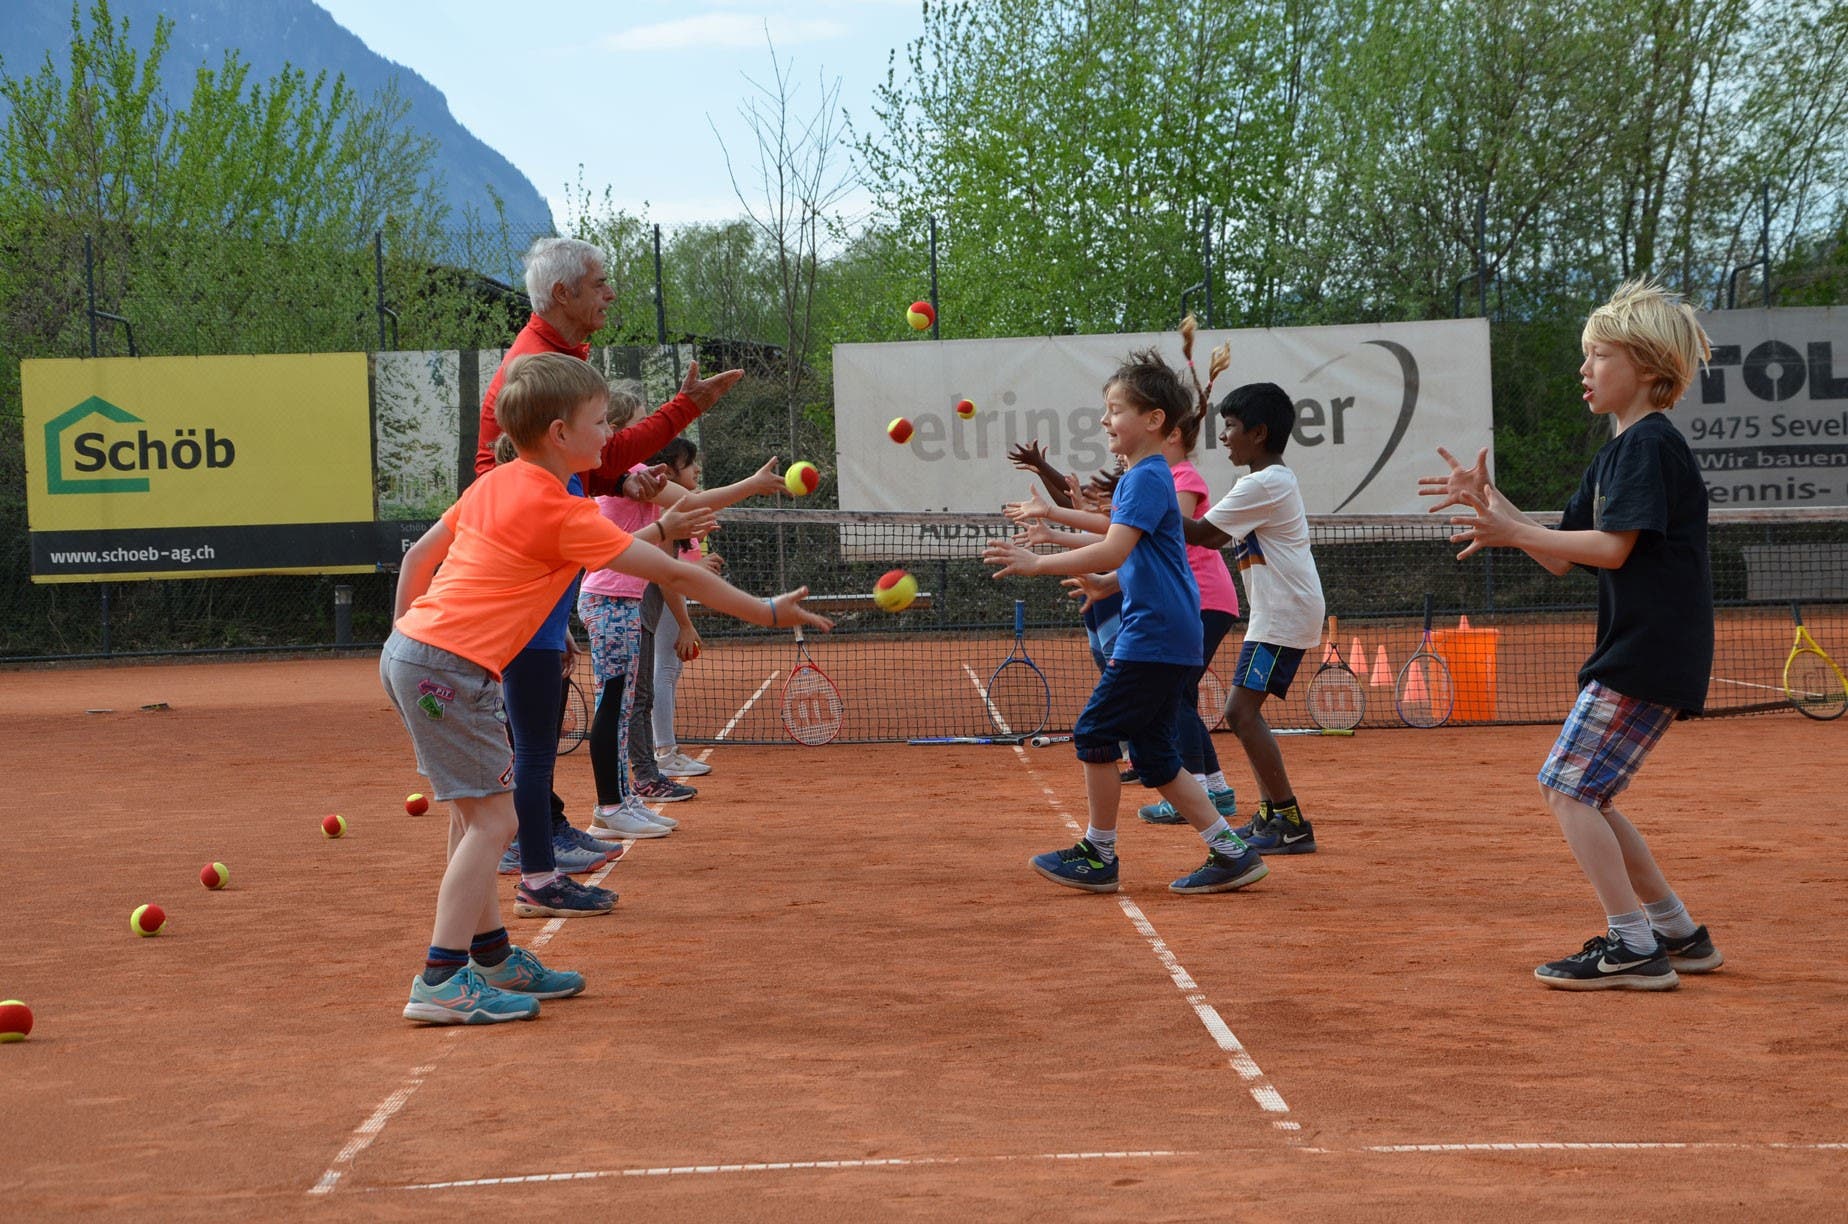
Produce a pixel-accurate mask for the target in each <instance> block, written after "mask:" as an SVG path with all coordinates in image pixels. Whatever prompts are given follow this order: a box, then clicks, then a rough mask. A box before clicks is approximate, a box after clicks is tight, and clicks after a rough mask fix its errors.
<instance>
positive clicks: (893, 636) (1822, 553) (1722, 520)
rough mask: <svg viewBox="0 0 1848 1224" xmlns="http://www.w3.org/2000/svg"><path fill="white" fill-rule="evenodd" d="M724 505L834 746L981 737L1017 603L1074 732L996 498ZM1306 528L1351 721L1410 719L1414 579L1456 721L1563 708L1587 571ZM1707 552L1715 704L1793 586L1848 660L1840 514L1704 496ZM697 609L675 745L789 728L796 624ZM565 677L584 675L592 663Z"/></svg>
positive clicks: (732, 566) (1386, 528) (1059, 602)
mask: <svg viewBox="0 0 1848 1224" xmlns="http://www.w3.org/2000/svg"><path fill="white" fill-rule="evenodd" d="M1536 517H1541V518H1543V519H1544V516H1536ZM720 521H721V524H722V527H721V530H720V531H719V532H718V533H717V534H716V535H715V536H714V537H713V541H712V545H713V549H714V551H716V552H717V553H719V554H720V556H722V557H723V558H724V561H725V566H724V573H725V575H726V577H728V578H729V579H730V580H731V581H732V582H733V583H735V584H736V585H738V586H740V587H743V588H744V589H746V590H749V591H755V592H760V593H766V594H767V593H770V592H774V591H783V590H788V589H790V588H793V587H797V586H803V585H806V586H807V587H808V588H809V590H810V592H811V601H810V602H811V605H812V606H814V607H815V608H817V610H819V611H822V612H824V613H825V614H826V615H829V616H831V617H833V618H834V619H835V621H836V629H835V631H834V632H833V633H831V634H811V635H809V638H808V647H809V651H810V653H811V654H812V655H813V657H814V659H815V661H816V663H817V664H818V665H819V666H820V667H821V668H822V670H823V671H824V672H826V673H827V674H828V676H829V677H830V678H831V679H832V680H833V681H834V683H835V684H836V686H838V688H839V690H840V693H841V697H842V699H843V702H844V704H845V707H846V713H845V719H844V722H843V725H842V728H841V732H840V735H839V737H838V739H837V741H836V742H862V743H871V742H894V741H904V740H908V739H915V738H927V737H939V736H993V735H996V734H997V728H996V727H995V725H994V722H993V720H992V718H991V710H990V707H989V706H988V705H987V703H986V702H985V701H984V700H983V691H984V687H985V686H986V684H987V681H988V679H989V677H990V675H991V674H992V673H993V671H994V669H995V668H996V667H997V666H999V665H1000V663H1001V662H1002V660H1003V659H1005V658H1006V657H1007V655H1008V651H1009V649H1010V647H1011V646H1012V644H1013V626H1014V617H1013V609H1014V601H1015V600H1016V599H1019V600H1023V601H1025V604H1026V609H1027V630H1026V638H1025V649H1026V652H1027V654H1028V655H1029V656H1030V657H1031V658H1032V660H1033V661H1034V662H1035V663H1036V664H1037V665H1038V666H1039V667H1040V669H1041V670H1042V671H1043V672H1044V674H1045V676H1046V680H1047V683H1048V685H1049V687H1050V689H1051V692H1052V716H1051V721H1050V723H1049V724H1048V726H1047V727H1046V728H1045V730H1046V731H1047V732H1059V731H1067V730H1069V729H1070V726H1071V723H1072V720H1073V719H1075V718H1076V717H1077V715H1078V712H1079V711H1080V710H1081V709H1082V708H1083V705H1084V701H1085V698H1086V697H1087V696H1088V695H1089V693H1090V691H1091V688H1092V686H1093V685H1094V683H1095V682H1096V678H1097V670H1096V666H1095V664H1094V663H1093V662H1092V659H1091V654H1090V649H1089V646H1088V644H1087V642H1086V640H1085V634H1084V629H1083V626H1082V624H1081V622H1080V619H1079V607H1078V604H1077V602H1076V601H1074V600H1071V599H1069V598H1066V597H1065V592H1064V590H1063V589H1062V588H1061V587H1060V586H1059V584H1058V582H1057V580H1056V579H1050V578H1032V579H1023V578H1006V579H1001V580H998V581H997V580H996V579H994V578H993V577H991V574H992V570H991V569H990V568H989V567H987V566H985V565H983V564H982V561H981V552H982V546H983V544H984V542H985V541H987V540H990V539H996V538H1003V537H1005V536H1006V535H1008V534H1010V528H1009V527H1008V525H1007V523H1006V522H1005V520H1004V519H1002V518H1001V517H1000V516H999V515H991V516H981V515H966V514H899V513H891V514H886V513H867V512H853V511H812V510H741V509H735V510H730V511H727V512H725V513H724V514H722V515H721V516H720ZM1311 526H1312V529H1313V534H1314V547H1315V556H1316V564H1317V567H1318V569H1319V570H1320V572H1321V576H1322V585H1323V589H1324V592H1325V594H1326V596H1327V602H1328V610H1329V612H1330V613H1332V614H1333V615H1335V616H1336V617H1338V618H1339V627H1338V631H1337V635H1336V638H1337V640H1336V641H1335V643H1334V644H1335V646H1336V647H1337V648H1338V649H1339V651H1340V653H1341V656H1342V658H1343V660H1344V661H1345V662H1347V664H1348V665H1349V666H1350V667H1351V668H1352V669H1353V670H1354V671H1355V673H1356V674H1357V675H1358V676H1359V677H1360V679H1361V682H1362V685H1363V687H1364V688H1365V691H1366V693H1367V704H1366V713H1365V718H1364V719H1363V721H1362V723H1361V725H1362V727H1396V726H1401V725H1403V724H1401V723H1400V721H1399V717H1398V714H1397V712H1396V710H1395V708H1394V706H1393V701H1392V692H1393V690H1392V683H1393V677H1394V676H1395V675H1396V673H1397V670H1398V668H1399V667H1400V665H1401V664H1403V663H1404V661H1405V660H1406V658H1407V657H1408V656H1409V655H1411V654H1412V653H1413V652H1414V651H1415V650H1416V649H1417V644H1418V640H1419V637H1420V635H1421V632H1422V629H1423V608H1424V601H1425V596H1426V595H1427V594H1429V595H1431V596H1433V597H1434V599H1435V602H1436V609H1437V615H1436V618H1435V621H1434V629H1435V634H1434V637H1435V639H1436V648H1437V653H1439V654H1440V655H1442V656H1443V657H1444V658H1445V659H1446V661H1447V662H1448V663H1449V665H1450V668H1451V672H1452V676H1453V679H1454V681H1455V687H1456V692H1457V700H1456V706H1455V709H1454V710H1453V712H1452V715H1451V718H1450V720H1449V721H1450V725H1459V724H1483V723H1542V722H1557V721H1559V720H1560V719H1562V718H1563V717H1564V716H1565V714H1566V712H1567V710H1568V709H1569V708H1570V706H1571V703H1572V700H1573V698H1574V696H1575V695H1576V693H1577V691H1578V683H1577V674H1578V668H1579V665H1580V664H1581V663H1582V662H1583V661H1584V659H1585V656H1586V655H1587V654H1588V653H1589V652H1590V649H1591V645H1592V641H1593V638H1594V636H1595V632H1596V612H1595V609H1596V604H1597V590H1596V583H1595V580H1594V579H1593V578H1592V576H1591V575H1590V574H1589V573H1587V572H1584V571H1576V570H1575V571H1574V572H1573V573H1571V574H1569V575H1567V576H1566V577H1564V578H1555V577H1553V576H1552V575H1550V574H1547V573H1546V572H1545V571H1543V570H1541V569H1540V567H1539V566H1537V565H1535V564H1534V563H1533V562H1532V561H1530V560H1529V559H1528V558H1526V557H1525V556H1523V555H1521V554H1519V553H1517V552H1512V551H1508V550H1499V549H1497V550H1488V551H1486V552H1484V553H1482V554H1480V555H1478V556H1476V557H1472V558H1470V559H1469V560H1467V561H1463V562H1459V561H1457V560H1456V556H1455V554H1456V552H1457V546H1456V545H1454V544H1451V543H1450V542H1449V539H1448V535H1449V530H1450V529H1449V528H1448V526H1447V525H1446V524H1445V522H1444V521H1443V520H1442V518H1441V516H1422V515H1418V516H1337V517H1328V518H1319V519H1313V520H1311ZM1710 551H1711V555H1712V562H1713V580H1714V595H1715V603H1716V609H1717V611H1716V634H1715V638H1716V641H1715V658H1714V666H1713V680H1712V684H1711V686H1710V688H1709V690H1708V712H1709V713H1711V714H1730V713H1748V712H1764V711H1771V710H1785V709H1789V707H1788V706H1787V704H1786V703H1785V702H1784V694H1783V679H1782V673H1783V666H1784V660H1785V657H1786V655H1787V654H1788V652H1789V649H1790V644H1791V640H1792V637H1793V635H1794V632H1795V630H1794V625H1793V623H1792V619H1791V605H1792V603H1793V602H1798V603H1800V605H1801V607H1802V610H1803V615H1804V619H1805V622H1806V624H1807V625H1808V626H1809V627H1810V631H1811V633H1812V634H1813V635H1814V636H1815V637H1816V639H1817V640H1818V641H1819V642H1820V643H1821V644H1822V646H1823V648H1824V649H1825V650H1827V651H1829V652H1830V653H1831V654H1832V655H1833V656H1835V657H1836V659H1837V660H1838V661H1840V660H1843V659H1848V515H1844V514H1843V512H1841V511H1838V510H1830V511H1820V512H1818V511H1810V510H1759V511H1734V510H1727V511H1718V510H1716V511H1714V513H1713V517H1712V530H1711V544H1710ZM894 568H903V569H906V570H909V571H910V572H911V573H912V575H913V576H915V577H916V578H917V580H918V584H919V588H920V591H921V592H922V594H921V595H920V597H919V599H918V600H917V602H916V603H915V604H914V605H913V606H912V607H911V608H910V609H909V610H907V611H905V612H902V613H898V614H892V613H887V612H883V611H880V610H878V609H877V608H876V607H875V605H874V604H873V601H872V598H871V592H872V589H873V584H874V583H875V582H876V581H877V580H878V578H879V576H880V575H881V574H882V573H884V572H885V571H886V570H888V569H894ZM1234 572H1236V570H1235V571H1234ZM1240 595H1241V599H1242V598H1243V596H1244V592H1243V589H1242V583H1241V591H1240ZM692 611H693V623H694V625H695V627H696V628H697V629H698V632H699V634H700V636H701V638H702V640H703V646H702V651H701V654H700V656H699V658H698V659H696V660H694V661H692V662H690V663H688V664H686V665H685V667H684V668H683V669H682V672H681V677H680V681H679V684H678V709H677V718H676V722H675V727H676V732H677V737H678V739H679V740H680V742H682V743H693V744H698V743H711V742H714V741H717V740H728V741H739V742H746V743H788V742H790V740H789V737H788V735H787V733H786V732H785V731H784V729H783V725H782V722H781V719H780V716H779V708H780V698H781V689H782V684H783V681H784V679H785V678H786V677H787V676H788V674H789V669H790V667H791V666H792V665H793V663H794V662H795V657H796V656H795V649H796V648H795V645H794V642H793V641H792V639H791V636H790V635H789V634H788V633H787V632H784V631H772V630H766V629H760V628H756V627H754V626H750V625H745V624H742V623H740V622H738V621H734V620H732V619H730V618H728V617H724V616H718V615H713V614H710V613H707V612H705V611H704V610H702V609H700V608H698V607H695V608H694V609H693V610H692ZM1242 623H1243V622H1242V620H1241V622H1240V625H1237V626H1234V628H1233V632H1232V634H1231V635H1230V636H1229V637H1228V638H1227V639H1226V641H1225V643H1224V644H1223V645H1222V646H1221V647H1220V649H1219V652H1218V655H1217V657H1216V659H1215V661H1214V664H1213V668H1214V671H1215V672H1216V673H1217V674H1218V675H1219V676H1225V675H1229V674H1230V671H1231V668H1232V663H1233V662H1234V661H1235V660H1236V659H1237V657H1238V647H1239V643H1240V640H1241V639H1240V630H1241V627H1242ZM1323 649H1324V650H1325V649H1326V643H1325V644H1324V648H1323ZM1321 657H1322V651H1317V652H1314V653H1312V655H1311V656H1310V657H1309V658H1307V659H1305V660H1304V665H1303V670H1302V672H1301V673H1299V679H1298V682H1297V684H1296V687H1295V688H1294V689H1293V690H1292V692H1291V693H1290V696H1289V697H1288V698H1287V699H1286V700H1283V701H1281V702H1278V701H1275V700H1273V701H1272V702H1270V703H1269V704H1267V706H1266V713H1267V717H1268V719H1269V721H1270V722H1271V724H1272V725H1273V726H1275V727H1308V726H1311V725H1312V722H1311V720H1310V718H1309V715H1308V711H1307V709H1306V708H1305V706H1304V704H1303V694H1304V692H1305V691H1306V689H1307V687H1308V678H1309V676H1310V675H1311V674H1312V673H1313V671H1314V668H1315V666H1317V665H1318V664H1319V663H1320V662H1321ZM578 684H579V686H580V688H581V689H582V691H583V692H584V693H585V694H593V693H594V691H595V686H594V683H593V681H592V680H591V678H590V674H589V665H588V661H587V660H586V661H585V663H584V664H583V665H582V669H581V671H580V674H579V676H578ZM1207 687H1208V688H1209V689H1210V688H1212V687H1213V686H1212V685H1211V683H1210V682H1209V683H1208V685H1207ZM593 700H594V698H593ZM1209 721H1210V720H1209Z"/></svg>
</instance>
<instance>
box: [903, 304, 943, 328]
mask: <svg viewBox="0 0 1848 1224" xmlns="http://www.w3.org/2000/svg"><path fill="white" fill-rule="evenodd" d="M936 321H937V311H936V308H935V307H933V306H932V305H931V304H930V303H929V302H913V303H911V308H910V309H909V310H907V311H905V322H907V323H909V324H911V330H912V331H929V330H930V325H931V324H932V323H935V322H936Z"/></svg>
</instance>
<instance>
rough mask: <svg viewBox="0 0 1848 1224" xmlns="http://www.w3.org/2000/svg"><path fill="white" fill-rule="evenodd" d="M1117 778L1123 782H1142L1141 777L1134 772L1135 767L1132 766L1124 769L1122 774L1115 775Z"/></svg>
mask: <svg viewBox="0 0 1848 1224" xmlns="http://www.w3.org/2000/svg"><path fill="white" fill-rule="evenodd" d="M1117 778H1118V779H1119V780H1120V781H1123V782H1140V781H1142V775H1141V774H1139V773H1137V772H1136V769H1135V766H1133V765H1132V766H1130V767H1129V768H1128V769H1125V770H1124V771H1123V772H1121V773H1119V774H1118V775H1117Z"/></svg>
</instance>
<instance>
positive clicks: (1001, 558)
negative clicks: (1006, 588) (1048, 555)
mask: <svg viewBox="0 0 1848 1224" xmlns="http://www.w3.org/2000/svg"><path fill="white" fill-rule="evenodd" d="M982 563H983V564H984V565H998V566H1000V567H1001V568H1000V569H998V570H996V571H995V572H994V573H992V574H990V575H989V577H991V578H1005V577H1007V576H1008V575H1009V574H1036V573H1038V572H1039V563H1040V555H1039V554H1038V553H1036V552H1034V551H1033V550H1032V549H1030V548H1027V547H1025V546H1024V545H1020V544H1016V543H1014V542H1013V541H1012V540H990V541H988V544H987V546H986V547H985V548H983V549H982Z"/></svg>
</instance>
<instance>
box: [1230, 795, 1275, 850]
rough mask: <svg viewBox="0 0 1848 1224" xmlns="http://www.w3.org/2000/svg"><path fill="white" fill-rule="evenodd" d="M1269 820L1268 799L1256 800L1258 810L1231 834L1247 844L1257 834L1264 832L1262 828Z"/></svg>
mask: <svg viewBox="0 0 1848 1224" xmlns="http://www.w3.org/2000/svg"><path fill="white" fill-rule="evenodd" d="M1270 818H1271V817H1270V801H1269V800H1268V799H1260V800H1258V810H1257V811H1255V812H1253V813H1252V814H1251V819H1250V820H1247V821H1246V822H1245V823H1244V824H1242V825H1240V826H1238V827H1237V828H1236V829H1233V830H1232V832H1233V833H1234V834H1235V835H1236V836H1237V837H1238V839H1239V840H1240V841H1243V842H1248V841H1250V840H1251V839H1252V838H1253V837H1255V836H1256V835H1257V834H1259V833H1261V832H1263V831H1264V826H1265V825H1267V824H1269V823H1270Z"/></svg>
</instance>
